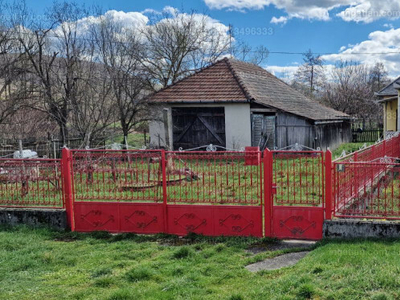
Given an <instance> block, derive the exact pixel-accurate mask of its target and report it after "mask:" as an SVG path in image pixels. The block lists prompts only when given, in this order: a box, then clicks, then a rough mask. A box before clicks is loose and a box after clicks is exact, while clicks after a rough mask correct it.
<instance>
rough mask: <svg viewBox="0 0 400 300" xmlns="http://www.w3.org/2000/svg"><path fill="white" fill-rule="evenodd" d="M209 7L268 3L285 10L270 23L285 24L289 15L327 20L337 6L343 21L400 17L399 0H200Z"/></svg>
mask: <svg viewBox="0 0 400 300" xmlns="http://www.w3.org/2000/svg"><path fill="white" fill-rule="evenodd" d="M204 2H205V3H206V5H207V6H208V7H209V8H211V9H228V10H239V11H246V10H251V9H257V10H260V9H264V8H265V7H268V6H270V5H272V6H275V7H276V8H277V9H280V10H283V11H284V12H286V13H287V15H286V16H281V17H279V18H278V17H273V18H272V19H271V23H274V24H278V23H280V24H285V23H286V22H287V21H288V20H290V19H293V18H298V19H308V20H320V21H327V20H329V19H330V12H331V11H332V10H333V9H335V8H337V9H341V11H340V12H338V13H337V14H336V16H337V17H339V18H342V19H343V20H344V21H347V22H350V21H353V22H364V23H370V22H373V21H376V20H378V19H390V20H394V19H398V18H400V1H393V0H380V1H377V0H307V1H304V0H204Z"/></svg>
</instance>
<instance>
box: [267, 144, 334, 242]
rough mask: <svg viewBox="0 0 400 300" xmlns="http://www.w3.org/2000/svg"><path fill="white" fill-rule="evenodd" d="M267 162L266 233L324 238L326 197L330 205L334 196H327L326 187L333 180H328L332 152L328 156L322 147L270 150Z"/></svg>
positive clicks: (329, 193)
mask: <svg viewBox="0 0 400 300" xmlns="http://www.w3.org/2000/svg"><path fill="white" fill-rule="evenodd" d="M325 165H326V166H328V172H327V176H325ZM264 166H265V169H264V174H265V175H264V177H265V207H264V209H265V235H266V236H271V237H276V238H294V239H311V240H318V239H321V238H322V226H323V222H324V214H325V200H328V201H327V204H328V206H327V207H329V208H330V199H331V196H328V199H326V198H325V192H326V191H325V187H326V186H327V187H330V184H328V185H326V184H325V181H327V182H330V174H331V173H330V171H331V153H330V152H329V151H328V152H327V155H326V157H324V153H323V152H322V151H269V150H266V151H265V152H264ZM325 177H328V178H325ZM328 189H329V188H328ZM327 192H328V195H331V192H330V191H329V190H328V191H327ZM328 211H329V212H328V214H329V216H328V217H329V218H330V211H331V210H330V209H328Z"/></svg>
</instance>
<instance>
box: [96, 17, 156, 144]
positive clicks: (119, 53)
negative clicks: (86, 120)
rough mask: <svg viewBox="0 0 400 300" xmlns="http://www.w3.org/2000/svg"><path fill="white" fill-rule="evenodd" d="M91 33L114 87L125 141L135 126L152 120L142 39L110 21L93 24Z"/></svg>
mask: <svg viewBox="0 0 400 300" xmlns="http://www.w3.org/2000/svg"><path fill="white" fill-rule="evenodd" d="M91 32H92V37H93V38H94V40H95V43H96V46H97V49H98V52H99V58H100V61H101V63H102V64H103V65H104V69H105V72H106V74H107V78H108V80H109V82H110V84H111V92H112V98H113V101H114V104H115V112H116V118H117V119H118V120H119V123H120V125H121V129H122V133H123V136H124V141H126V138H127V136H128V134H129V132H130V131H131V130H132V128H133V127H134V126H135V125H137V124H138V123H139V122H143V121H147V120H149V119H151V118H152V114H151V111H150V110H149V106H148V104H147V101H146V100H145V96H146V94H148V90H147V89H146V87H147V83H148V82H149V80H147V75H148V74H147V71H148V69H147V68H144V67H143V65H142V61H140V60H139V59H138V58H139V57H143V54H142V53H141V52H142V51H143V48H142V44H141V42H140V37H139V36H138V34H137V33H136V32H137V31H136V30H135V29H126V28H124V27H123V26H122V25H121V24H120V23H118V21H116V20H113V19H108V18H102V19H101V22H100V24H94V26H93V27H92V30H91Z"/></svg>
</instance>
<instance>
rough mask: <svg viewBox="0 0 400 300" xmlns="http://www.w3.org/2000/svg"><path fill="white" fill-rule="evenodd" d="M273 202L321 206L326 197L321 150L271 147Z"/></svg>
mask: <svg viewBox="0 0 400 300" xmlns="http://www.w3.org/2000/svg"><path fill="white" fill-rule="evenodd" d="M272 155H273V170H272V174H273V182H274V185H275V186H276V193H274V203H275V204H278V205H309V206H320V205H322V204H323V202H324V197H325V190H324V188H325V182H324V177H325V171H324V153H323V152H322V151H272Z"/></svg>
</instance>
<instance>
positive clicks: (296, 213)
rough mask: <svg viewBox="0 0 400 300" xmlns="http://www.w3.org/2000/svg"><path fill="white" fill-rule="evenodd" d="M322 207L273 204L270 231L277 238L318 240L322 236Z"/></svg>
mask: <svg viewBox="0 0 400 300" xmlns="http://www.w3.org/2000/svg"><path fill="white" fill-rule="evenodd" d="M323 223H324V208H322V207H295V206H274V207H273V219H272V231H273V236H274V237H276V238H279V239H284V238H291V239H293V238H294V239H304V240H319V239H321V238H322V226H323Z"/></svg>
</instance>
